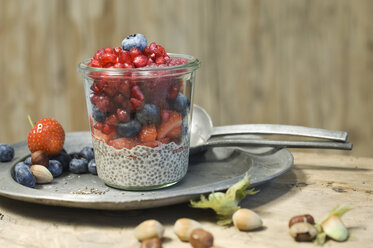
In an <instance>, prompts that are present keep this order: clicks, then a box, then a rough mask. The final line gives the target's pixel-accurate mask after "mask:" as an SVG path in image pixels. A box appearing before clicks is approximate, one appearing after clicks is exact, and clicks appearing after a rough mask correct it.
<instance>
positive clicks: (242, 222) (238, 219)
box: [232, 208, 263, 231]
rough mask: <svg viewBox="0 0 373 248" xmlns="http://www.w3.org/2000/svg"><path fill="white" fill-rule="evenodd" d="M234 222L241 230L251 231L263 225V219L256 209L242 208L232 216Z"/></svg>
mask: <svg viewBox="0 0 373 248" xmlns="http://www.w3.org/2000/svg"><path fill="white" fill-rule="evenodd" d="M232 220H233V224H234V226H235V227H237V229H238V230H240V231H249V230H253V229H256V228H259V227H261V226H262V225H263V222H262V219H261V218H260V216H259V215H258V214H256V213H255V212H254V211H252V210H250V209H247V208H240V209H238V210H237V211H236V212H234V214H233V216H232Z"/></svg>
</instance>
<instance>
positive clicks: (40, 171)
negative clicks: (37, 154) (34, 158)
mask: <svg viewBox="0 0 373 248" xmlns="http://www.w3.org/2000/svg"><path fill="white" fill-rule="evenodd" d="M30 170H31V172H32V174H33V175H34V177H35V178H36V183H50V182H52V181H53V176H52V174H51V173H50V171H49V170H48V169H47V168H46V167H45V166H43V165H39V164H34V165H32V166H31V167H30Z"/></svg>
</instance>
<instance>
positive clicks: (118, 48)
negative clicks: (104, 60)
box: [113, 46, 122, 56]
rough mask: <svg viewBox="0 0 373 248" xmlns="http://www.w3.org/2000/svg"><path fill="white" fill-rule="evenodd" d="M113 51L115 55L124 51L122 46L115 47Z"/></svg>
mask: <svg viewBox="0 0 373 248" xmlns="http://www.w3.org/2000/svg"><path fill="white" fill-rule="evenodd" d="M113 51H114V54H115V55H117V56H119V53H120V52H121V51H122V48H121V47H119V46H116V47H114V49H113Z"/></svg>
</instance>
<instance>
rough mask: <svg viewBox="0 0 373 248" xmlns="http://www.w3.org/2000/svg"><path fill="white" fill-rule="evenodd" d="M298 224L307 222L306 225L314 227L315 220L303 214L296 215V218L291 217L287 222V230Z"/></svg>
mask: <svg viewBox="0 0 373 248" xmlns="http://www.w3.org/2000/svg"><path fill="white" fill-rule="evenodd" d="M299 222H307V223H310V224H311V225H315V220H314V219H313V217H312V215H310V214H303V215H297V216H294V217H292V218H291V219H290V220H289V228H290V227H291V226H292V225H294V224H295V223H299Z"/></svg>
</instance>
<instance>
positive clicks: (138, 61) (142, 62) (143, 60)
mask: <svg viewBox="0 0 373 248" xmlns="http://www.w3.org/2000/svg"><path fill="white" fill-rule="evenodd" d="M147 63H148V58H147V57H146V56H145V55H138V56H136V57H135V58H133V64H134V65H135V66H136V67H144V66H146V64H147Z"/></svg>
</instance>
